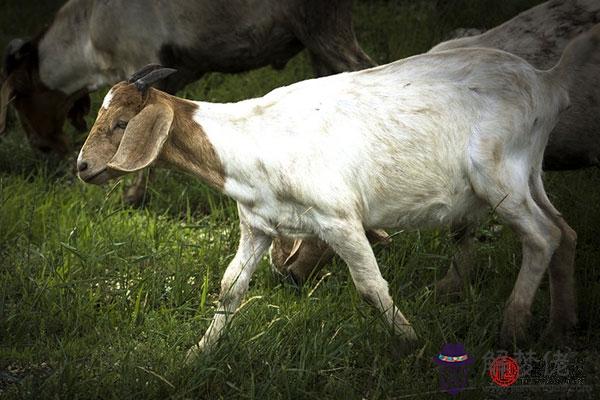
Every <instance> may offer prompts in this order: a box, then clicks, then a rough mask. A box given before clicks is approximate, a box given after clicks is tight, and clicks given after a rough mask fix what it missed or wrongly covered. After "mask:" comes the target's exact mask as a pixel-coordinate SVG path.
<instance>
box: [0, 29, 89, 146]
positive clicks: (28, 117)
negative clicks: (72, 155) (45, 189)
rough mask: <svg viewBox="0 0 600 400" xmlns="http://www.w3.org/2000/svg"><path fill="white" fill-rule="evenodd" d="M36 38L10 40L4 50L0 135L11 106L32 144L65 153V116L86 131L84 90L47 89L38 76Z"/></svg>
mask: <svg viewBox="0 0 600 400" xmlns="http://www.w3.org/2000/svg"><path fill="white" fill-rule="evenodd" d="M38 40H39V38H36V39H34V40H23V39H14V40H12V41H11V42H10V43H9V44H8V46H7V47H6V49H5V52H4V57H3V68H2V69H3V75H4V79H2V81H1V82H0V83H1V90H0V135H2V134H4V133H6V115H7V112H6V110H7V108H8V106H9V105H12V106H14V108H15V109H16V111H17V113H18V114H19V118H20V120H21V123H22V125H23V128H24V130H25V133H26V134H27V138H28V140H29V142H30V143H31V145H32V146H33V147H35V148H36V149H38V150H41V151H43V152H50V151H54V152H56V153H58V154H64V153H65V152H66V151H67V148H68V146H67V142H66V140H65V138H64V135H63V130H62V129H63V124H64V122H65V120H66V119H67V118H68V119H69V120H70V122H71V124H72V125H73V126H74V127H75V128H76V129H77V130H79V131H84V130H86V123H85V119H84V117H85V115H86V114H87V113H88V112H89V110H90V97H89V96H88V94H87V90H77V91H75V92H74V93H70V94H66V93H64V92H62V91H60V90H57V89H51V88H49V87H48V86H47V85H46V84H44V82H43V81H42V79H41V77H40V70H39V60H38V57H39V56H38Z"/></svg>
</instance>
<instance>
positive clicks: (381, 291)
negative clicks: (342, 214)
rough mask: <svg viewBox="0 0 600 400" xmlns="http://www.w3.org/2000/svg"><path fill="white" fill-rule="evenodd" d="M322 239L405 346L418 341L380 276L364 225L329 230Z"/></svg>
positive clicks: (359, 290) (361, 292)
mask: <svg viewBox="0 0 600 400" xmlns="http://www.w3.org/2000/svg"><path fill="white" fill-rule="evenodd" d="M322 236H323V239H324V240H325V241H326V242H327V243H329V245H330V246H331V247H332V248H333V250H334V251H335V252H336V253H337V254H339V255H340V257H342V259H343V260H344V261H345V262H346V264H348V268H349V269H350V275H351V276H352V280H353V281H354V285H355V286H356V289H357V290H358V292H359V293H360V295H361V296H362V297H363V299H365V300H366V301H367V302H368V303H369V304H371V305H372V306H374V307H376V308H377V309H378V310H379V311H380V312H381V313H382V315H383V316H384V317H385V320H386V322H387V323H388V324H389V325H390V327H392V329H393V330H394V332H395V333H396V334H398V335H400V337H401V339H402V340H403V341H404V342H405V343H406V344H409V345H410V344H412V343H413V342H414V341H416V339H417V335H416V333H415V330H414V329H413V327H412V326H411V324H410V323H409V322H408V320H407V319H406V318H405V317H404V315H402V313H401V312H400V310H398V309H397V308H396V306H395V305H394V301H393V300H392V297H391V296H390V293H389V289H388V283H387V281H386V280H385V279H384V278H383V276H381V272H380V271H379V266H378V265H377V260H376V259H375V254H373V250H372V249H371V245H370V244H369V240H368V239H367V236H366V235H365V231H364V229H363V228H362V226H360V225H359V224H354V226H353V227H348V228H347V229H344V228H342V229H335V230H330V231H328V232H325V234H323V235H322Z"/></svg>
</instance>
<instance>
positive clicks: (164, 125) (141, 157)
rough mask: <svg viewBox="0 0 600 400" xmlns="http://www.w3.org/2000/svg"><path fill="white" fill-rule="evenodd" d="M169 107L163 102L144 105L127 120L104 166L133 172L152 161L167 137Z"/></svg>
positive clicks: (170, 110) (170, 113)
mask: <svg viewBox="0 0 600 400" xmlns="http://www.w3.org/2000/svg"><path fill="white" fill-rule="evenodd" d="M172 123H173V109H172V108H171V107H169V106H167V105H164V104H151V105H149V106H147V107H145V108H144V109H143V110H142V111H140V113H139V114H138V115H136V116H135V117H133V118H132V119H131V121H129V123H128V124H127V128H126V129H125V133H123V138H122V139H121V144H119V148H118V149H117V152H116V154H115V155H114V157H113V158H112V160H110V161H109V162H108V164H107V167H108V168H110V169H113V170H117V171H121V172H135V171H139V170H141V169H143V168H146V167H147V166H149V165H150V164H152V163H153V162H154V161H155V160H156V158H157V157H158V155H159V154H160V151H161V149H162V147H163V145H164V144H165V142H166V141H167V138H168V137H169V131H170V130H171V124H172Z"/></svg>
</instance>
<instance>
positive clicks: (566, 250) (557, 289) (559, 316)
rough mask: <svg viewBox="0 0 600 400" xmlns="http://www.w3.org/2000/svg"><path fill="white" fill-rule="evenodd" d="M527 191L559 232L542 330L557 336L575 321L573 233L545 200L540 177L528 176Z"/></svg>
mask: <svg viewBox="0 0 600 400" xmlns="http://www.w3.org/2000/svg"><path fill="white" fill-rule="evenodd" d="M531 193H532V195H533V198H534V200H535V202H536V203H537V204H538V205H539V206H540V208H541V209H542V210H544V212H545V213H546V215H547V216H548V217H549V218H550V219H552V221H554V223H555V224H556V225H557V226H558V227H559V228H560V230H561V233H562V236H561V240H560V245H559V246H558V248H557V249H556V251H555V252H554V255H553V256H552V260H551V261H550V298H551V300H550V301H551V305H550V323H549V324H548V327H547V329H546V336H551V337H556V338H560V337H562V336H563V335H564V334H565V333H566V332H568V331H569V330H570V329H572V328H573V327H574V326H575V324H576V323H577V313H576V296H575V270H574V266H575V248H576V246H577V234H576V233H575V231H574V230H573V229H571V227H570V226H569V225H568V224H567V222H566V221H565V220H564V218H563V217H562V215H561V214H560V212H558V210H556V208H554V206H553V205H552V203H551V202H550V200H549V199H548V196H547V195H546V192H545V190H544V184H543V182H542V178H541V176H537V177H535V179H532V182H531Z"/></svg>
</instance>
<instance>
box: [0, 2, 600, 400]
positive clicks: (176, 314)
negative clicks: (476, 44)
mask: <svg viewBox="0 0 600 400" xmlns="http://www.w3.org/2000/svg"><path fill="white" fill-rule="evenodd" d="M539 2H540V1H539V0H503V1H477V0H456V1H433V0H414V1H408V0H406V1H402V0H398V1H384V0H356V1H355V10H354V11H355V12H354V16H355V17H354V18H355V25H356V31H357V35H358V38H359V41H360V42H361V44H362V45H363V47H364V48H365V50H366V51H367V53H369V54H370V55H371V56H372V57H373V58H374V59H375V60H376V61H377V62H379V63H386V62H389V61H393V60H395V59H398V58H402V57H406V56H409V55H413V54H417V53H420V52H423V51H426V50H427V49H429V48H430V47H431V46H432V45H434V44H436V43H437V42H439V41H441V40H443V39H444V38H445V36H446V35H447V34H448V33H449V32H450V31H452V30H453V29H455V28H458V27H475V28H491V27H493V26H495V25H497V24H499V23H501V22H503V21H505V20H507V19H509V18H510V17H512V16H514V15H516V14H517V13H518V12H520V11H523V10H525V9H527V8H529V7H531V6H532V5H534V4H537V3H539ZM62 3H63V2H62V1H55V0H47V1H43V2H42V1H39V2H38V1H35V2H34V1H29V2H26V1H18V0H2V3H0V47H2V48H3V47H4V45H5V44H6V43H7V41H8V40H10V39H11V38H14V37H16V36H32V35H33V34H34V33H35V32H36V31H38V30H39V29H40V28H41V27H42V26H43V24H44V23H47V22H48V21H50V19H51V15H52V13H53V11H54V10H56V9H57V8H58V7H59V6H60V5H61V4H62ZM311 76H312V71H311V69H310V66H309V63H308V57H307V56H306V55H305V54H304V53H303V54H301V55H299V56H298V57H296V58H295V59H294V60H292V61H291V62H290V63H289V65H288V66H287V67H286V68H285V69H284V70H283V71H273V70H272V69H270V68H263V69H261V70H258V71H253V72H250V73H244V74H239V75H223V74H209V75H208V76H206V77H205V78H204V79H203V80H202V81H200V82H198V83H196V84H194V85H190V86H189V87H188V88H186V89H185V90H184V91H183V92H182V93H181V95H182V96H186V97H189V98H193V99H199V100H208V101H233V100H239V99H244V98H248V97H253V96H259V95H262V94H265V93H266V92H268V91H269V90H271V89H273V88H275V87H278V86H281V85H284V84H289V83H292V82H295V81H298V80H302V79H306V78H309V77H311ZM103 93H104V91H102V92H100V93H97V94H96V95H95V96H94V98H93V100H94V103H95V107H96V108H97V105H98V103H99V102H100V101H101V99H102V95H103ZM93 114H94V113H92V115H93ZM92 121H93V116H92V117H91V118H90V121H89V122H90V123H91V122H92ZM69 134H70V135H71V136H72V137H73V139H74V141H75V143H79V144H80V143H81V142H82V141H83V139H84V136H85V135H78V134H75V133H74V132H72V131H69ZM75 151H76V149H74V154H75ZM72 164H73V158H71V159H70V160H66V161H64V160H56V159H53V158H52V157H44V156H41V155H40V154H37V153H35V152H33V151H32V150H31V149H30V148H29V146H28V144H27V143H26V141H25V139H24V136H23V134H22V131H21V129H20V127H19V126H18V124H17V123H13V125H12V127H11V131H10V132H9V135H8V136H7V137H6V138H4V139H2V140H1V141H0V397H3V398H31V399H38V398H69V399H75V398H83V399H89V398H118V399H124V398H174V399H187V398H259V399H272V398H319V399H323V398H335V399H339V398H348V399H354V398H356V399H360V398H368V399H378V398H425V399H427V398H447V395H446V394H436V393H435V392H436V391H437V390H438V371H437V370H436V368H435V367H434V365H433V363H432V362H431V357H432V356H434V355H435V354H436V353H437V352H438V351H439V349H440V348H441V346H442V345H443V344H444V343H447V342H457V341H458V342H462V343H464V344H465V345H466V347H467V349H468V351H469V353H470V354H471V355H472V356H473V357H475V358H476V359H477V362H476V364H475V365H474V367H473V368H472V373H471V378H470V379H471V381H470V386H471V388H470V389H469V390H468V391H467V392H465V393H463V394H462V398H514V399H519V398H525V394H523V393H529V392H519V393H512V394H510V393H509V392H500V394H495V392H491V391H490V389H489V385H490V380H489V377H488V376H487V375H486V374H485V371H484V370H485V366H484V363H483V361H482V360H483V357H484V355H485V354H486V353H487V352H488V351H494V352H495V351H500V350H502V349H499V348H498V347H497V346H496V345H495V338H496V333H497V332H498V328H499V325H500V321H501V316H502V309H503V305H504V302H505V301H506V299H507V298H508V295H509V293H510V291H511V289H512V285H513V283H514V280H515V277H516V274H517V272H518V268H519V262H520V248H519V246H518V243H517V241H516V239H515V237H514V236H513V234H512V233H510V232H509V231H508V230H506V229H504V230H502V231H500V232H499V233H496V232H494V231H493V230H492V229H490V228H489V227H490V224H487V225H485V226H484V227H483V228H482V230H481V234H482V235H483V236H486V237H488V239H489V240H488V241H485V242H484V243H482V244H481V246H479V248H478V252H477V261H478V265H479V268H478V269H477V271H476V273H475V274H474V278H473V282H472V284H471V285H470V286H469V288H468V289H467V290H466V293H465V296H464V298H463V299H462V300H460V301H458V302H447V301H445V300H443V299H439V298H438V297H437V296H436V293H435V291H433V290H432V288H431V284H432V283H433V282H434V281H435V280H436V279H438V278H439V277H440V276H441V275H442V274H443V273H445V270H446V268H447V266H448V264H449V262H450V258H451V255H452V253H453V251H454V248H453V244H452V242H451V241H450V240H449V239H448V237H447V235H446V232H445V231H427V232H413V233H399V234H397V235H395V236H394V243H393V245H391V246H390V247H388V248H380V247H378V248H377V249H376V253H377V257H378V261H379V263H380V266H381V269H382V272H383V274H384V276H385V277H386V278H388V280H389V282H390V288H391V291H392V294H393V297H394V298H395V299H396V300H397V302H398V306H399V307H400V309H401V310H403V311H404V313H405V314H406V315H407V317H408V318H409V319H410V320H411V321H412V322H413V323H414V325H415V328H416V330H417V333H418V334H419V335H420V336H421V338H422V342H421V348H420V349H419V350H418V351H416V352H415V353H413V354H410V355H408V356H401V355H400V354H398V352H397V351H396V350H397V348H396V342H395V341H394V339H393V337H391V336H390V334H389V332H388V330H387V329H386V328H385V326H384V325H383V323H382V322H381V321H380V320H379V318H378V316H377V315H375V314H374V313H373V311H372V310H371V308H370V307H368V306H367V305H364V304H363V303H362V302H361V301H360V299H359V298H358V296H357V295H356V293H355V290H354V288H353V285H352V282H351V280H350V278H349V275H348V273H347V269H346V268H345V266H344V265H343V264H342V263H341V262H339V261H336V262H334V263H333V264H332V265H330V266H328V267H327V268H326V270H325V271H324V273H323V275H322V276H321V277H319V278H317V279H315V280H314V281H311V282H309V283H308V284H307V285H306V286H305V287H304V288H303V289H302V290H301V291H300V292H299V293H298V292H297V291H296V290H295V289H294V288H292V287H290V286H287V285H285V284H281V283H280V282H279V281H278V280H277V279H276V278H275V277H273V276H272V275H271V273H270V271H269V269H268V268H267V262H266V260H265V261H263V264H264V265H263V268H260V269H259V271H258V272H257V273H256V275H255V278H254V280H253V282H252V284H251V288H250V291H249V293H248V296H247V302H246V303H245V305H244V307H243V309H242V310H241V311H240V312H239V314H238V315H237V317H236V319H235V320H234V322H233V323H232V325H231V328H230V330H229V332H228V333H227V334H226V335H225V337H224V339H223V340H222V341H221V342H220V344H219V345H218V346H217V348H216V349H215V351H214V352H213V353H211V354H209V355H204V356H202V357H201V358H200V359H199V360H198V362H197V363H196V364H195V365H193V366H191V367H184V365H183V358H184V355H185V351H186V349H187V348H188V347H189V346H191V345H192V344H193V343H194V342H195V341H197V340H198V339H199V337H200V335H201V333H202V332H203V331H204V330H205V329H206V327H207V326H208V323H209V321H210V318H211V317H212V314H213V312H214V307H215V301H216V295H217V292H218V288H219V280H220V276H221V274H222V272H223V270H224V268H225V266H226V264H227V262H228V261H229V260H230V259H231V258H232V257H233V254H234V252H235V249H236V246H237V237H238V228H237V223H236V216H235V208H234V205H233V203H232V202H231V201H230V200H228V199H226V198H224V197H223V196H221V195H220V194H218V193H215V192H214V191H212V190H209V189H207V188H206V187H205V186H203V185H202V184H200V183H198V182H197V181H195V180H193V179H191V178H189V177H186V176H184V175H181V174H178V173H175V172H169V171H160V172H159V174H158V179H157V182H156V183H155V184H154V185H153V186H152V187H151V188H150V198H149V200H148V201H147V203H146V206H145V207H144V208H143V209H131V208H128V207H126V206H125V205H124V204H123V203H122V201H121V197H120V192H121V191H122V186H123V185H122V184H116V185H114V186H112V185H111V186H109V187H107V188H97V187H92V186H87V185H83V184H82V183H81V182H79V181H78V180H77V179H75V178H74V176H73V174H72V168H73V165H72ZM545 180H546V184H547V189H548V192H549V194H550V197H551V199H552V201H553V202H554V203H555V204H556V205H557V207H558V208H559V209H560V210H562V211H563V212H564V214H565V215H566V218H567V220H568V221H569V222H570V223H571V225H572V226H573V227H574V228H575V229H576V230H577V232H578V233H579V249H578V255H577V281H578V296H579V317H580V324H579V325H578V329H577V331H576V332H575V333H574V335H573V337H572V338H571V339H570V340H569V341H568V342H567V344H568V346H567V347H560V348H556V347H552V346H550V345H549V344H547V343H545V342H543V341H536V340H534V341H533V342H532V343H531V345H530V346H529V347H528V348H527V349H522V350H528V351H533V352H535V354H537V355H538V356H539V357H541V356H542V355H543V354H545V353H546V352H548V351H552V352H553V353H552V354H559V353H557V351H563V352H569V353H568V354H569V355H570V356H571V358H570V359H569V361H568V365H567V370H568V373H569V374H571V375H572V376H571V379H574V380H573V382H575V383H577V382H579V383H584V384H588V385H592V386H590V388H591V389H592V390H595V396H597V395H598V387H597V386H593V385H597V377H598V375H599V373H600V372H599V363H598V361H597V359H598V357H599V356H600V354H599V352H598V347H599V343H600V335H599V328H600V318H599V316H600V314H599V313H598V309H599V308H600V296H599V294H598V293H599V292H600V283H599V280H600V279H599V277H600V268H599V266H598V260H599V259H600V245H599V242H598V237H599V236H600V206H599V202H600V192H599V183H600V171H598V170H587V171H578V172H565V173H549V174H547V176H546V178H545ZM490 220H493V216H490ZM548 309H549V293H548V284H547V282H546V281H545V282H544V283H543V284H542V287H541V289H540V291H539V292H538V296H537V298H536V303H535V307H534V318H533V324H532V336H533V337H534V339H537V338H538V337H539V332H540V331H541V330H542V328H543V326H544V325H545V323H546V322H547V316H548ZM555 378H556V379H558V380H556V381H548V382H547V383H565V382H564V379H566V378H565V377H555ZM560 379H563V381H560ZM577 379H579V381H577ZM519 384H521V385H522V384H523V382H520V383H518V385H519ZM531 390H532V391H531V393H530V396H531V397H530V398H539V397H540V396H542V395H543V396H544V397H546V398H551V396H549V395H548V394H543V392H541V391H538V392H535V391H533V390H534V389H531ZM586 396H587V395H584V394H579V395H577V396H576V397H573V398H592V397H586Z"/></svg>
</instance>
